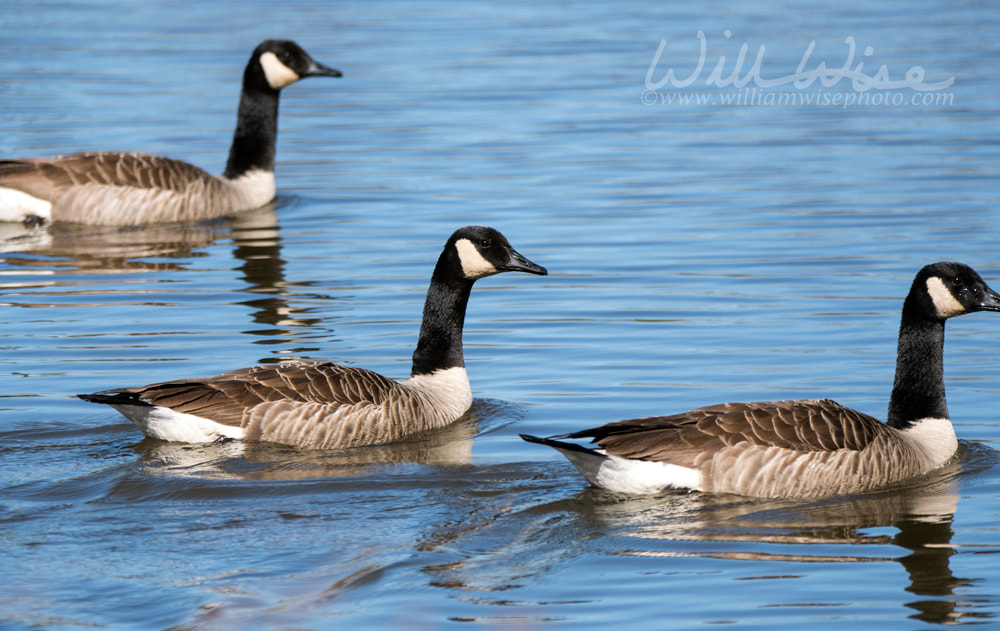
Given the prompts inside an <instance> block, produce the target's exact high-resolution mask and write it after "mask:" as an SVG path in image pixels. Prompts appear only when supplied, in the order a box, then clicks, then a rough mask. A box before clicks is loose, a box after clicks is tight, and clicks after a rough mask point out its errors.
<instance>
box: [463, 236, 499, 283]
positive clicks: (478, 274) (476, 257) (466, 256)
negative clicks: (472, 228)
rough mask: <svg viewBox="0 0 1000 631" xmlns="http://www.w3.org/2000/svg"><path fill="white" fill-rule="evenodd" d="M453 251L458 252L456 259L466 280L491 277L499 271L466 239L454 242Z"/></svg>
mask: <svg viewBox="0 0 1000 631" xmlns="http://www.w3.org/2000/svg"><path fill="white" fill-rule="evenodd" d="M455 249H456V250H458V258H459V260H460V261H462V272H463V273H464V274H465V277H466V278H471V279H476V278H482V277H484V276H491V275H493V274H496V273H497V272H499V271H500V270H498V269H497V268H496V266H495V265H493V263H490V262H489V261H487V260H486V259H485V258H484V257H483V255H482V254H480V253H479V250H477V249H476V246H475V245H474V244H473V243H472V241H469V240H468V239H459V240H458V241H456V242H455Z"/></svg>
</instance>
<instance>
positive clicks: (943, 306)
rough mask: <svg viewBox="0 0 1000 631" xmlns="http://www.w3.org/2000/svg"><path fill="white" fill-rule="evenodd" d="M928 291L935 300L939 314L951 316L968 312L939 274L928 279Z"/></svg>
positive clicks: (943, 316) (944, 316)
mask: <svg viewBox="0 0 1000 631" xmlns="http://www.w3.org/2000/svg"><path fill="white" fill-rule="evenodd" d="M927 293H928V294H929V295H930V297H931V300H932V301H934V308H935V309H937V314H938V316H940V317H942V318H950V317H952V316H957V315H962V314H963V313H965V312H966V308H965V307H963V306H962V303H960V302H959V301H957V300H955V296H953V295H952V294H951V292H950V291H948V288H947V287H945V286H944V281H942V280H941V279H940V278H938V277H937V276H931V277H930V278H928V279H927Z"/></svg>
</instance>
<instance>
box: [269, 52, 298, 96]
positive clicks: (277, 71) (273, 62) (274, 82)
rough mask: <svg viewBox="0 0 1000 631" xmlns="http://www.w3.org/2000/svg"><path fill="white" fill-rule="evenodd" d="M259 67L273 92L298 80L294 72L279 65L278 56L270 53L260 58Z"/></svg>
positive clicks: (281, 64)
mask: <svg viewBox="0 0 1000 631" xmlns="http://www.w3.org/2000/svg"><path fill="white" fill-rule="evenodd" d="M260 67H261V68H263V69H264V76H265V77H267V83H268V84H269V85H270V86H271V87H272V88H274V89H275V90H280V89H281V88H283V87H285V86H286V85H289V84H292V83H295V82H296V81H298V80H299V79H300V77H299V75H298V74H297V73H296V72H295V71H294V70H292V69H291V68H289V67H288V66H286V65H285V64H283V63H281V62H280V61H279V60H278V56H277V55H275V54H274V53H272V52H266V53H264V54H263V55H261V56H260Z"/></svg>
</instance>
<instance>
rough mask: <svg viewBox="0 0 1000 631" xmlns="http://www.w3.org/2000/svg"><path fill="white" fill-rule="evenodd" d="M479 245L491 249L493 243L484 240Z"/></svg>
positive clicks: (489, 240)
mask: <svg viewBox="0 0 1000 631" xmlns="http://www.w3.org/2000/svg"><path fill="white" fill-rule="evenodd" d="M479 245H480V246H481V247H483V248H485V249H489V248H491V247H492V246H493V241H492V240H491V239H483V240H482V241H480V242H479Z"/></svg>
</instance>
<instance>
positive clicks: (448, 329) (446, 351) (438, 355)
mask: <svg viewBox="0 0 1000 631" xmlns="http://www.w3.org/2000/svg"><path fill="white" fill-rule="evenodd" d="M450 251H451V248H449V250H448V251H446V252H445V253H444V254H442V255H441V258H439V259H438V262H437V266H436V267H435V268H434V275H433V276H431V286H430V288H429V289H428V290H427V300H426V301H425V302H424V319H423V324H421V325H420V339H419V340H417V349H416V350H415V351H413V368H412V369H411V371H410V374H411V375H426V374H430V373H432V372H434V371H436V370H444V369H446V368H456V367H464V366H465V358H464V357H463V356H462V326H463V325H464V324H465V307H466V305H468V303H469V294H470V293H471V292H472V281H471V280H468V279H467V278H465V277H464V276H460V275H457V274H456V273H455V272H454V271H453V270H454V269H455V266H454V264H453V263H449V262H448V261H447V257H448V256H449V254H450Z"/></svg>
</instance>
